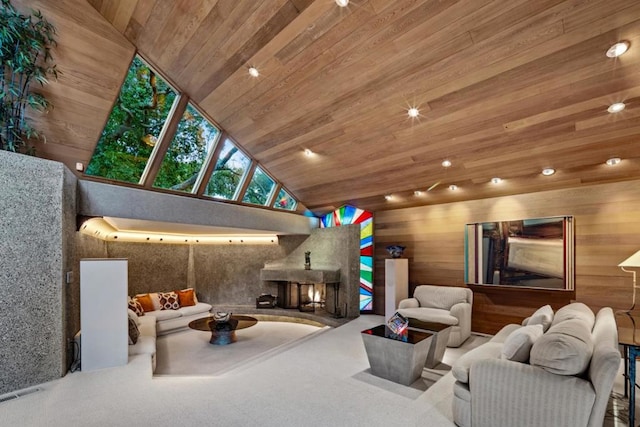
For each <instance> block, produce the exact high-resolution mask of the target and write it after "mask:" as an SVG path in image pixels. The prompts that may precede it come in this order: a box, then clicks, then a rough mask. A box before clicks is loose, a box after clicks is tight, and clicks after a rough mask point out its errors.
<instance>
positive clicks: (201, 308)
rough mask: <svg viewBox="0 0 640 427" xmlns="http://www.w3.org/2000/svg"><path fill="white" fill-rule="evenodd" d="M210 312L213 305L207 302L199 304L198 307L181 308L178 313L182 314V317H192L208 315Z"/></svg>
mask: <svg viewBox="0 0 640 427" xmlns="http://www.w3.org/2000/svg"><path fill="white" fill-rule="evenodd" d="M209 310H211V304H207V303H206V302H199V303H197V304H196V305H192V306H189V307H180V309H178V313H180V314H181V315H182V316H191V315H193V314H198V313H207V312H208V311H209Z"/></svg>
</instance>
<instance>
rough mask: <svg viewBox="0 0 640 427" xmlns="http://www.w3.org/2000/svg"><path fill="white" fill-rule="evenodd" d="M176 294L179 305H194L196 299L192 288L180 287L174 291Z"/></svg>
mask: <svg viewBox="0 0 640 427" xmlns="http://www.w3.org/2000/svg"><path fill="white" fill-rule="evenodd" d="M176 294H178V302H179V303H180V307H191V306H193V305H196V303H197V302H198V300H197V299H196V293H195V291H194V290H193V288H187V289H181V290H179V291H176Z"/></svg>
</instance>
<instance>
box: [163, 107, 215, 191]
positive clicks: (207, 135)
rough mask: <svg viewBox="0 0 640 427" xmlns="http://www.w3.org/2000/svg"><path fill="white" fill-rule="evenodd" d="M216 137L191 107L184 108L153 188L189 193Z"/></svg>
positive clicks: (205, 120) (212, 127)
mask: <svg viewBox="0 0 640 427" xmlns="http://www.w3.org/2000/svg"><path fill="white" fill-rule="evenodd" d="M219 134H220V131H219V130H218V129H217V128H216V127H215V126H213V125H212V124H211V123H209V121H208V120H207V119H205V118H204V117H203V116H202V115H201V114H200V113H198V111H197V110H196V109H195V108H194V107H193V105H191V104H189V105H187V108H186V110H185V112H184V114H183V115H182V120H180V123H179V124H178V130H177V131H176V133H175V135H174V136H173V140H172V141H171V145H170V146H169V149H168V150H167V152H166V154H165V156H164V159H163V160H162V164H161V165H160V171H159V172H158V175H157V176H156V179H155V181H154V182H153V186H154V187H159V188H168V189H171V190H177V191H185V192H191V191H192V190H193V189H194V187H195V184H196V182H197V180H198V176H199V174H200V170H201V169H202V165H204V163H205V161H206V160H207V157H208V156H209V153H210V152H211V150H212V149H213V148H214V147H215V144H216V141H217V139H218V136H219Z"/></svg>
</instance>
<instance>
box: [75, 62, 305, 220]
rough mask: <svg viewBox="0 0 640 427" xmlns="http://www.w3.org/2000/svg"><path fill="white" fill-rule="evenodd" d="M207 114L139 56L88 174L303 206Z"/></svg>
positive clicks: (271, 205) (281, 206)
mask: <svg viewBox="0 0 640 427" xmlns="http://www.w3.org/2000/svg"><path fill="white" fill-rule="evenodd" d="M205 115H206V112H205V111H203V110H201V109H200V108H199V107H198V105H197V104H196V103H194V102H193V100H190V99H189V98H188V97H187V96H186V95H185V94H181V93H180V91H179V88H176V87H172V86H171V85H170V84H169V83H168V82H167V81H165V80H164V79H163V78H162V77H161V76H160V73H158V72H156V71H155V70H154V69H152V68H151V66H149V64H147V63H146V62H145V61H144V59H142V58H141V57H140V56H138V55H136V56H135V57H134V58H133V61H132V62H131V65H130V67H129V71H128V72H127V74H126V76H125V78H124V82H123V83H122V87H121V88H120V93H119V95H118V98H117V99H116V101H115V105H114V107H113V109H112V111H111V114H110V115H109V118H108V120H107V124H106V125H105V127H104V129H103V131H102V134H101V136H100V139H99V141H98V143H97V145H96V148H95V150H94V153H93V156H92V158H91V161H90V162H89V164H88V165H87V167H86V169H85V172H84V173H85V175H90V176H94V177H97V178H104V179H106V180H110V181H119V182H122V183H129V184H137V185H139V186H140V187H144V188H146V189H151V188H156V189H163V190H169V191H171V192H174V193H178V194H180V193H190V194H192V195H195V196H196V197H198V198H202V197H213V198H217V199H222V200H231V201H234V202H238V201H241V202H242V203H248V204H253V205H261V206H264V207H267V208H269V209H284V210H292V211H293V210H296V208H297V205H298V202H297V200H295V198H293V197H292V196H291V195H290V194H289V193H287V192H286V191H285V190H284V189H281V188H282V185H281V184H280V183H278V182H276V181H275V180H274V179H273V178H271V177H270V176H269V175H267V174H266V173H265V172H264V170H263V169H262V168H261V167H260V166H258V165H255V160H254V159H252V158H251V157H249V156H248V155H247V154H246V153H245V152H243V151H242V149H241V148H240V147H239V146H238V145H237V144H236V143H235V141H232V140H231V139H230V138H225V139H224V142H223V143H221V142H219V140H220V136H221V135H223V134H224V130H223V129H221V128H219V127H218V126H216V125H214V124H213V123H212V122H211V121H210V120H209V119H208V118H207V117H206V116H205ZM79 165H80V166H76V170H78V171H82V170H83V168H84V165H83V164H81V163H79ZM251 171H254V173H253V177H252V179H251V181H250V182H247V181H248V180H249V174H250V172H251ZM276 188H278V189H281V190H279V193H278V197H277V198H275V197H274V196H275V189H276ZM241 199H242V200H241Z"/></svg>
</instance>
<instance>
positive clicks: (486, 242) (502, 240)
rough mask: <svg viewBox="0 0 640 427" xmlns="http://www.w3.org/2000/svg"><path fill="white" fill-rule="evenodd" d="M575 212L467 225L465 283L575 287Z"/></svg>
mask: <svg viewBox="0 0 640 427" xmlns="http://www.w3.org/2000/svg"><path fill="white" fill-rule="evenodd" d="M574 264H575V260H574V229H573V217H572V216H555V217H547V218H528V219H520V220H509V221H491V222H481V223H474V224H467V225H466V230H465V281H466V282H467V283H470V284H477V285H493V286H512V287H526V288H543V289H558V290H573V288H574V276H575V274H574Z"/></svg>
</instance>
